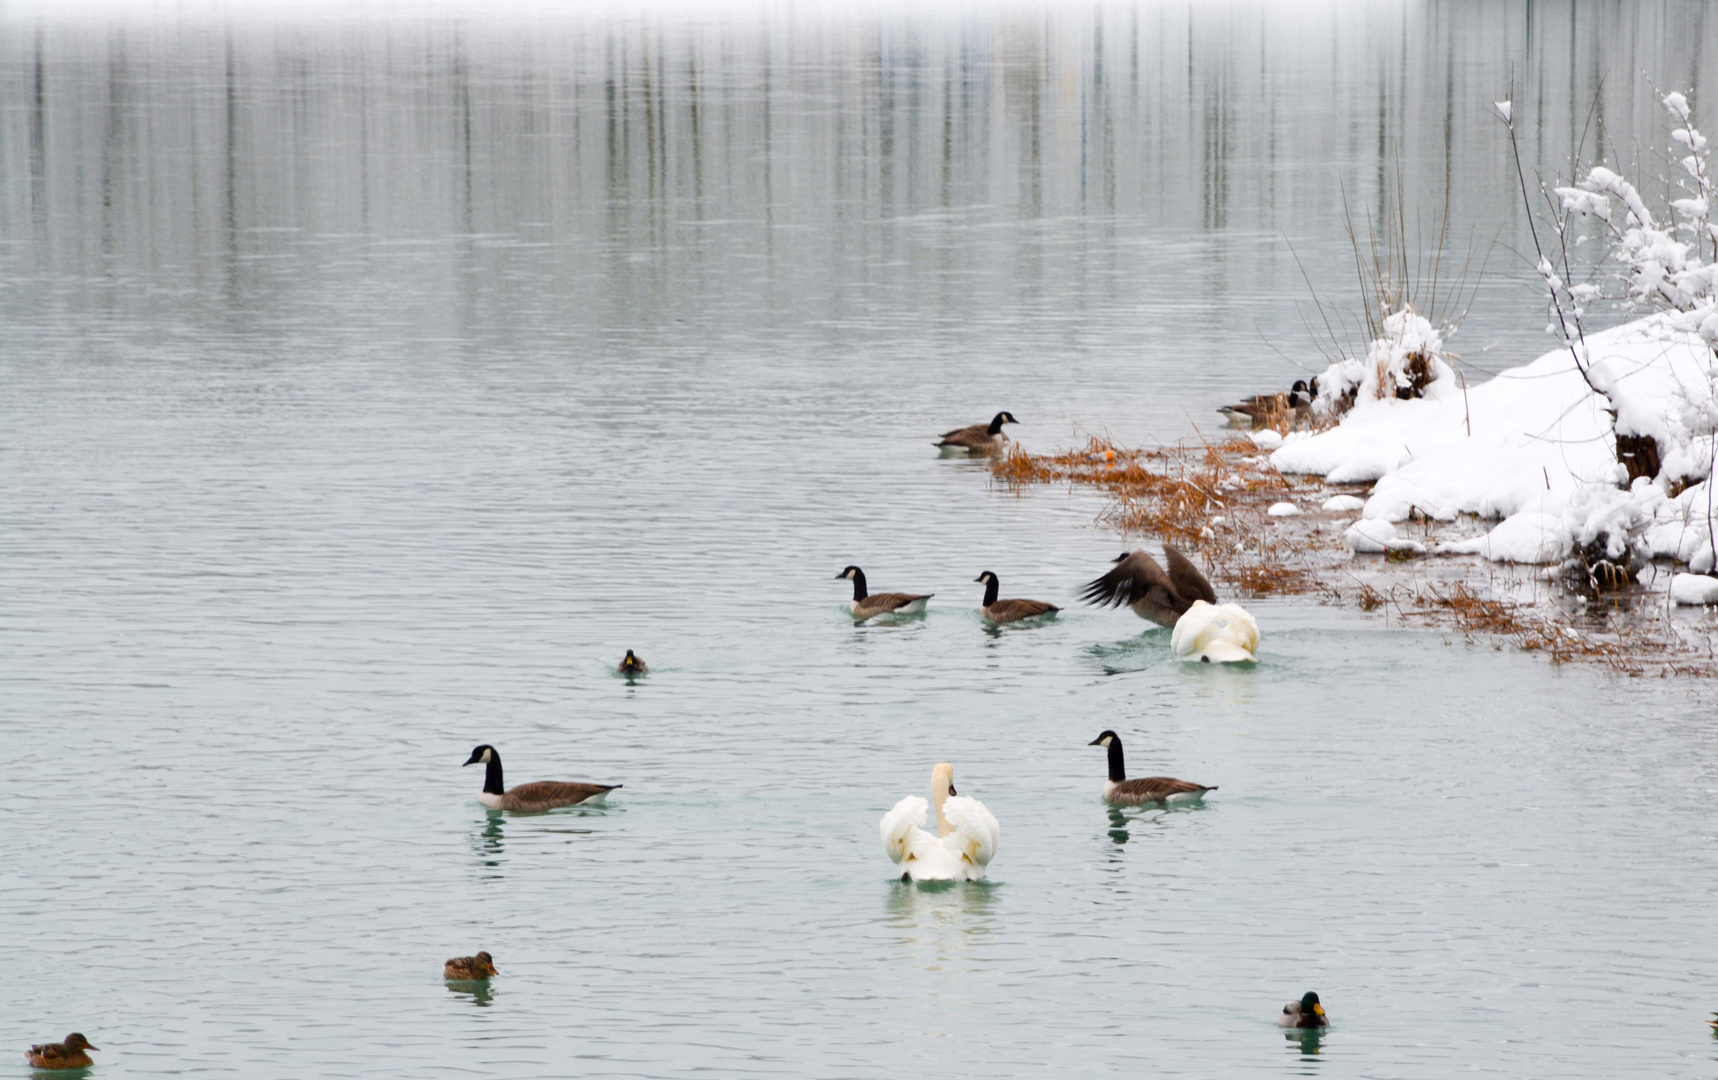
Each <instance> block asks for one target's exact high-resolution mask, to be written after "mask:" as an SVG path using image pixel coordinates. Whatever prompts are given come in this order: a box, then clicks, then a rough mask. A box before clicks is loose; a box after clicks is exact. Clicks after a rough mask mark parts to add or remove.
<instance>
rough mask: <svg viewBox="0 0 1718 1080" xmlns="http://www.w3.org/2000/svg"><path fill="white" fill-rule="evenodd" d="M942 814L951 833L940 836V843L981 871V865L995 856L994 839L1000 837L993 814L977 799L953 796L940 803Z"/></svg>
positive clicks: (998, 826)
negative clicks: (941, 838)
mask: <svg viewBox="0 0 1718 1080" xmlns="http://www.w3.org/2000/svg"><path fill="white" fill-rule="evenodd" d="M943 817H944V818H946V819H947V820H948V823H949V824H950V825H951V826H953V827H954V831H953V832H952V833H950V834H949V835H947V836H945V837H943V846H945V847H949V848H952V849H954V850H955V851H957V852H959V854H960V855H961V856H962V857H963V858H965V859H966V860H967V861H968V862H970V863H971V864H972V865H973V866H975V867H978V868H980V870H979V872H980V873H982V872H983V869H982V868H983V867H985V866H987V865H988V864H989V863H990V860H991V859H992V858H993V857H994V856H995V855H996V842H997V840H999V839H1000V838H1001V836H1002V826H1000V825H998V824H997V823H996V817H995V815H993V814H992V813H991V812H990V811H989V810H987V809H985V806H984V804H983V803H981V802H979V801H978V800H977V799H970V798H967V797H966V796H965V795H956V796H954V797H952V798H949V799H947V800H945V801H944V802H943Z"/></svg>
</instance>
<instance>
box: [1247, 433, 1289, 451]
mask: <svg viewBox="0 0 1718 1080" xmlns="http://www.w3.org/2000/svg"><path fill="white" fill-rule="evenodd" d="M1248 437H1249V438H1251V439H1252V440H1253V445H1254V446H1256V447H1258V448H1259V449H1260V450H1275V449H1276V448H1277V447H1279V446H1281V445H1282V444H1283V437H1282V433H1281V432H1279V431H1276V430H1273V429H1272V428H1263V429H1261V430H1259V431H1255V432H1253V433H1252V434H1251V435H1249V436H1248Z"/></svg>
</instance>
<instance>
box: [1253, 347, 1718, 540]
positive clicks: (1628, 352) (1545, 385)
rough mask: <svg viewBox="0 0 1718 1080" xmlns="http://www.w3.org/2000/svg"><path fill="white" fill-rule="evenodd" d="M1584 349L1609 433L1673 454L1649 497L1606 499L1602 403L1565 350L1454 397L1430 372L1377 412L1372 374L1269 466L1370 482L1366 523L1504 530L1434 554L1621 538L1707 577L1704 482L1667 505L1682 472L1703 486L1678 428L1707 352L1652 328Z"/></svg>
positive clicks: (1704, 397) (1453, 385) (1687, 435)
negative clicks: (1610, 401)
mask: <svg viewBox="0 0 1718 1080" xmlns="http://www.w3.org/2000/svg"><path fill="white" fill-rule="evenodd" d="M1587 348H1588V354H1589V355H1590V356H1591V357H1592V365H1591V366H1592V371H1593V375H1594V377H1595V380H1597V381H1599V384H1600V385H1605V386H1610V387H1612V388H1613V390H1612V393H1613V395H1614V397H1615V398H1616V400H1617V402H1618V405H1619V411H1620V413H1621V417H1620V421H1619V422H1620V423H1622V424H1624V425H1626V429H1628V430H1633V431H1636V432H1642V433H1651V434H1654V435H1655V436H1657V437H1658V439H1659V443H1660V446H1661V447H1666V448H1672V449H1671V450H1670V452H1669V453H1668V454H1667V455H1666V459H1665V468H1664V470H1663V471H1662V472H1661V479H1660V481H1659V482H1658V483H1656V484H1655V483H1653V482H1650V481H1646V480H1641V481H1637V482H1636V484H1635V487H1634V489H1633V490H1630V491H1623V490H1621V489H1620V488H1619V487H1617V484H1618V483H1619V482H1620V480H1621V479H1622V477H1623V475H1624V473H1623V472H1622V466H1621V465H1619V464H1618V463H1617V462H1616V460H1615V456H1614V453H1613V440H1612V433H1611V432H1612V428H1611V417H1610V416H1609V415H1608V413H1607V412H1606V405H1607V402H1606V400H1605V399H1604V398H1603V397H1601V396H1599V395H1598V394H1595V393H1593V392H1592V390H1591V389H1589V388H1588V386H1587V384H1586V382H1585V381H1584V380H1583V379H1582V378H1581V375H1580V372H1579V371H1578V370H1577V369H1576V367H1575V365H1574V362H1573V360H1572V358H1571V357H1570V355H1569V351H1568V350H1567V349H1558V350H1556V351H1554V352H1550V353H1546V354H1545V355H1544V356H1541V357H1540V358H1539V359H1537V360H1535V361H1533V362H1532V363H1531V364H1527V365H1526V366H1524V367H1519V368H1513V369H1510V370H1508V371H1504V372H1502V373H1501V374H1499V375H1497V376H1496V377H1495V378H1493V379H1491V380H1490V381H1489V382H1486V383H1484V384H1482V385H1479V386H1472V387H1469V389H1468V392H1467V393H1466V394H1465V395H1464V394H1463V393H1462V391H1461V389H1460V387H1459V386H1458V385H1457V382H1456V380H1455V379H1453V378H1448V377H1444V376H1443V373H1442V372H1441V371H1440V373H1439V375H1440V377H1439V378H1438V379H1437V380H1436V381H1434V382H1432V383H1431V384H1430V385H1428V386H1427V388H1426V396H1425V397H1423V398H1420V399H1415V400H1410V401H1401V400H1397V399H1395V398H1394V397H1392V396H1388V395H1387V396H1384V397H1379V396H1377V394H1376V391H1375V387H1376V386H1377V385H1378V381H1379V380H1377V378H1376V376H1375V375H1373V372H1372V371H1368V372H1366V373H1365V374H1366V376H1367V377H1366V378H1365V380H1364V382H1363V384H1362V385H1361V390H1360V393H1359V394H1358V395H1357V398H1356V401H1355V405H1354V408H1353V409H1351V410H1350V411H1349V412H1348V413H1347V414H1345V415H1344V416H1343V417H1342V420H1341V423H1340V424H1338V425H1337V426H1336V427H1334V428H1331V429H1329V430H1326V431H1322V432H1319V433H1317V434H1314V435H1310V436H1307V437H1305V438H1294V439H1289V440H1287V441H1285V442H1284V444H1283V445H1282V447H1281V448H1279V449H1278V450H1276V451H1275V452H1274V453H1273V454H1272V455H1271V461H1272V462H1273V463H1274V464H1275V465H1276V466H1277V468H1279V469H1281V470H1282V471H1283V472H1286V473H1310V474H1316V475H1322V476H1324V477H1325V479H1326V480H1328V481H1329V482H1331V483H1342V482H1353V481H1361V480H1376V481H1377V483H1376V484H1375V486H1374V487H1373V489H1372V493H1371V497H1370V498H1368V499H1367V500H1366V503H1365V507H1364V510H1363V517H1364V519H1365V520H1366V521H1380V522H1384V523H1389V522H1396V521H1401V520H1404V519H1405V518H1407V517H1408V516H1409V513H1410V512H1411V511H1412V510H1414V509H1416V508H1417V509H1418V510H1419V511H1420V512H1421V513H1423V514H1425V515H1427V516H1429V517H1431V518H1433V519H1436V520H1439V521H1450V520H1453V519H1455V518H1456V516H1457V515H1460V514H1475V515H1478V516H1480V517H1482V518H1495V519H1501V521H1500V523H1499V524H1498V525H1497V526H1496V527H1495V528H1493V529H1492V530H1491V532H1490V534H1489V535H1487V536H1485V537H1481V538H1477V539H1475V540H1471V541H1465V542H1461V543H1457V544H1445V545H1441V546H1440V548H1439V550H1440V551H1445V552H1449V553H1474V554H1480V555H1483V556H1485V557H1487V558H1491V559H1499V560H1508V561H1516V562H1553V561H1556V560H1559V559H1561V558H1563V557H1565V556H1566V555H1568V554H1569V553H1570V552H1571V551H1572V550H1573V549H1574V548H1576V547H1577V546H1578V545H1582V544H1586V543H1587V542H1589V541H1591V540H1592V539H1593V538H1594V537H1596V536H1600V535H1606V534H1608V533H1617V534H1621V533H1629V532H1633V533H1635V534H1638V535H1640V536H1641V537H1643V538H1644V541H1645V545H1646V546H1647V547H1648V548H1649V549H1650V552H1649V553H1650V554H1651V555H1654V556H1667V557H1670V558H1673V559H1676V560H1677V561H1679V562H1683V563H1686V564H1688V565H1689V566H1690V567H1691V568H1692V569H1694V570H1697V571H1705V570H1708V569H1711V567H1712V561H1713V556H1712V552H1711V541H1710V540H1709V533H1708V524H1707V506H1708V495H1709V493H1708V485H1707V482H1705V481H1704V480H1703V481H1702V482H1700V483H1695V484H1691V485H1690V486H1689V487H1688V488H1687V489H1686V490H1684V491H1682V492H1680V493H1679V494H1678V495H1677V496H1676V497H1675V498H1672V497H1670V495H1669V493H1668V490H1667V488H1668V487H1669V482H1668V480H1667V479H1666V478H1667V477H1670V476H1673V475H1676V474H1678V473H1679V471H1680V472H1681V473H1682V474H1685V475H1686V476H1688V477H1697V476H1698V477H1705V476H1706V475H1707V469H1708V467H1709V465H1708V463H1709V461H1710V454H1711V451H1712V436H1711V435H1710V434H1691V432H1690V426H1691V424H1689V423H1688V421H1692V420H1693V419H1694V418H1695V417H1696V415H1697V414H1700V413H1701V412H1702V411H1703V410H1707V411H1709V410H1710V409H1711V407H1712V405H1713V402H1712V396H1711V394H1712V391H1711V387H1712V385H1713V376H1714V374H1715V372H1714V360H1713V355H1712V352H1711V350H1710V349H1709V348H1708V347H1707V345H1706V344H1705V343H1704V342H1703V341H1701V339H1700V338H1699V337H1698V336H1697V335H1695V334H1692V333H1686V332H1679V331H1677V330H1675V329H1673V328H1672V327H1671V326H1669V325H1668V322H1667V320H1666V319H1665V318H1664V317H1662V316H1652V317H1649V318H1645V319H1641V320H1639V321H1636V322H1632V323H1628V324H1626V325H1624V326H1619V327H1617V328H1615V329H1612V330H1607V331H1604V332H1602V333H1598V334H1593V335H1589V336H1588V338H1587ZM1347 363H1349V364H1353V363H1354V362H1353V361H1348V362H1347ZM1440 364H1441V361H1440ZM1333 366H1336V365H1333ZM1373 370H1376V369H1375V368H1374V369H1373ZM1321 397H1322V395H1321ZM1470 428H1471V433H1470ZM1369 530H1370V527H1369V528H1368V530H1361V529H1360V527H1359V526H1356V527H1355V528H1351V529H1350V530H1349V533H1348V535H1349V542H1350V546H1351V547H1354V549H1355V550H1356V551H1376V550H1380V549H1381V547H1383V546H1386V545H1387V543H1388V538H1389V537H1390V536H1393V535H1394V530H1391V531H1390V532H1389V533H1388V534H1375V533H1374V532H1373V531H1369ZM1363 545H1364V546H1363Z"/></svg>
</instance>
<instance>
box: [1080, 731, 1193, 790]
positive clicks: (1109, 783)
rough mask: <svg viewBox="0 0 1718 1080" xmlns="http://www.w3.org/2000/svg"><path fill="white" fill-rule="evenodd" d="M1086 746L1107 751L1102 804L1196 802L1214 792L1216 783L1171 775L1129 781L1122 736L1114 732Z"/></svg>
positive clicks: (1109, 732)
mask: <svg viewBox="0 0 1718 1080" xmlns="http://www.w3.org/2000/svg"><path fill="white" fill-rule="evenodd" d="M1086 745H1087V746H1101V747H1104V748H1105V749H1106V750H1108V751H1109V752H1110V778H1109V779H1108V780H1106V781H1104V802H1107V803H1109V804H1110V805H1111V806H1146V805H1148V804H1152V803H1163V804H1165V805H1175V804H1178V803H1191V802H1198V801H1199V800H1201V799H1203V798H1204V797H1205V793H1206V792H1207V791H1216V790H1217V785H1216V784H1195V783H1194V782H1193V781H1191V780H1177V779H1175V778H1174V777H1173V776H1142V777H1140V778H1139V779H1137V780H1129V779H1128V778H1127V768H1126V766H1125V764H1124V763H1123V761H1122V749H1121V736H1120V735H1117V734H1116V733H1115V732H1113V731H1106V732H1104V733H1103V734H1102V735H1099V736H1098V737H1097V738H1095V739H1093V740H1092V741H1091V742H1089V743H1087V744H1086Z"/></svg>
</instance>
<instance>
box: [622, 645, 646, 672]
mask: <svg viewBox="0 0 1718 1080" xmlns="http://www.w3.org/2000/svg"><path fill="white" fill-rule="evenodd" d="M615 670H616V671H618V672H620V673H621V674H622V675H648V674H650V665H649V664H647V663H645V662H644V661H643V660H640V659H639V658H638V657H636V656H634V655H632V650H631V649H628V650H626V656H625V658H623V659H622V660H621V662H620V666H619V667H617V668H615Z"/></svg>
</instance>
